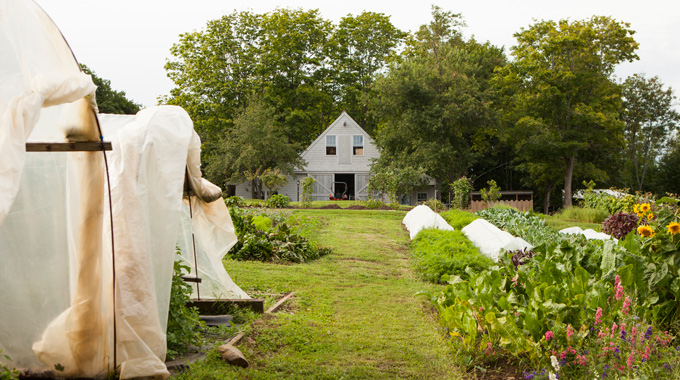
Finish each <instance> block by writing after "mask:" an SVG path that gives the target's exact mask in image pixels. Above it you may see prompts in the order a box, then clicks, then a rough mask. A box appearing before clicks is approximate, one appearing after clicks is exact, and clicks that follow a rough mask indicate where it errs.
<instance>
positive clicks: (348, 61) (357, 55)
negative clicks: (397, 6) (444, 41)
mask: <svg viewBox="0 0 680 380" xmlns="http://www.w3.org/2000/svg"><path fill="white" fill-rule="evenodd" d="M406 36H407V34H406V33H404V32H402V31H401V30H399V29H397V28H396V27H395V26H394V25H392V23H391V22H390V17H389V16H385V15H384V14H382V13H374V12H363V13H361V14H360V15H357V16H353V15H351V14H350V15H348V16H346V17H343V18H342V19H341V20H340V23H339V24H338V26H337V27H336V28H335V30H334V31H333V34H332V36H331V38H330V40H329V50H330V53H329V59H330V67H331V72H332V75H334V77H335V79H334V82H335V83H334V84H335V86H336V87H337V89H336V90H335V91H336V92H337V96H338V101H339V104H340V106H341V107H342V108H343V109H345V110H346V111H347V112H348V113H349V114H350V115H352V117H353V118H354V119H355V120H357V121H358V122H359V124H361V125H362V127H363V128H364V129H365V130H366V131H367V132H368V133H372V132H373V129H374V127H375V121H374V120H372V119H370V118H369V116H368V112H367V111H368V110H367V107H366V100H367V99H369V98H370V97H372V96H373V95H374V92H373V91H372V89H371V85H372V84H373V82H374V81H375V79H376V77H377V76H378V75H379V74H383V73H385V71H386V69H387V65H388V63H389V62H390V61H393V60H394V59H396V57H397V48H398V47H399V46H400V44H401V43H402V41H403V40H404V38H406Z"/></svg>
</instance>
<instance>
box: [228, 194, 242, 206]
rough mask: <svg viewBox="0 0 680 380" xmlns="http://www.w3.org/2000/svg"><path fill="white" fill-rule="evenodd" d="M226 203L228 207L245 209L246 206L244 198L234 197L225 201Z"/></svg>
mask: <svg viewBox="0 0 680 380" xmlns="http://www.w3.org/2000/svg"><path fill="white" fill-rule="evenodd" d="M224 203H225V204H226V205H227V207H234V206H236V207H243V206H245V205H246V200H245V199H243V197H237V196H233V197H229V198H227V199H225V200H224Z"/></svg>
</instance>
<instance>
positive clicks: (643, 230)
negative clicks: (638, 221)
mask: <svg viewBox="0 0 680 380" xmlns="http://www.w3.org/2000/svg"><path fill="white" fill-rule="evenodd" d="M637 232H638V233H639V234H640V235H642V236H644V237H648V238H650V237H652V236H654V230H653V229H652V227H650V226H640V227H638V228H637Z"/></svg>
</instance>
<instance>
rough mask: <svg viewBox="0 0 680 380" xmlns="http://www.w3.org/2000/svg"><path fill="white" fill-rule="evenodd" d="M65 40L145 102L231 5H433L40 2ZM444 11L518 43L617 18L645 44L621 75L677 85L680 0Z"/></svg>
mask: <svg viewBox="0 0 680 380" xmlns="http://www.w3.org/2000/svg"><path fill="white" fill-rule="evenodd" d="M36 1H37V3H38V4H39V5H40V6H41V7H42V8H43V9H44V10H45V11H46V12H47V14H48V15H50V17H52V19H53V20H54V22H55V23H56V24H57V26H58V27H59V28H60V29H61V32H62V33H63V34H64V36H65V37H66V40H67V41H68V43H69V45H70V46H71V49H72V50H73V52H74V54H75V56H76V58H78V61H79V62H81V63H84V64H86V65H88V66H89V67H90V68H91V69H92V70H94V71H95V72H96V74H97V75H98V76H100V77H102V78H105V79H109V80H110V81H111V85H112V87H113V88H114V89H115V90H122V91H125V92H126V94H127V95H128V97H129V98H131V99H133V100H134V101H135V102H137V103H141V104H142V105H144V106H152V105H155V104H156V98H157V97H158V96H160V95H166V94H168V93H169V91H170V89H171V88H172V87H173V84H172V82H171V81H170V80H169V79H168V78H167V76H166V75H165V70H164V69H163V66H164V65H165V62H166V60H167V59H168V58H169V56H170V53H169V50H170V47H171V46H172V44H173V43H176V42H177V41H178V40H179V37H178V36H179V35H180V34H181V33H185V32H190V31H193V30H200V29H202V28H203V27H204V26H205V25H206V22H207V21H208V20H212V19H216V18H219V17H220V16H222V15H224V14H229V13H231V12H233V11H234V10H237V11H241V10H251V11H254V12H256V13H264V12H268V11H272V10H274V9H275V8H277V7H281V8H302V9H305V10H306V9H315V8H318V9H319V10H320V12H321V15H322V17H324V18H325V19H328V20H331V21H333V22H335V23H337V22H338V21H339V20H340V18H342V17H344V16H346V15H348V14H350V13H351V14H354V15H356V14H359V13H361V12H363V11H372V12H380V13H384V14H386V15H388V16H391V20H392V23H393V24H394V25H395V26H396V27H398V28H400V29H402V30H405V31H415V30H416V29H417V28H418V27H419V26H420V25H422V24H426V23H428V22H429V21H430V7H431V4H432V3H427V2H417V1H408V2H407V1H403V2H395V1H372V0H363V1H359V0H345V1H322V0H316V1H311V0H297V1H295V0H251V1H218V0H193V1H188V0H182V1H178V0H164V1H160V0H134V1H133V0H117V1H93V0H36ZM434 4H437V5H439V6H440V7H441V8H443V9H444V10H447V11H453V12H455V13H462V15H463V17H464V19H465V21H466V23H467V28H466V29H465V30H464V33H465V34H466V35H467V36H471V35H474V36H475V38H476V39H477V40H478V41H490V42H491V43H492V44H494V45H497V46H505V48H506V52H509V48H510V47H511V46H513V45H514V44H515V42H516V41H515V39H514V37H513V34H514V33H515V32H517V31H519V30H520V28H523V27H527V26H529V25H531V24H532V22H533V20H534V19H536V20H559V19H564V18H570V19H572V20H580V19H585V18H589V17H590V16H593V15H603V16H612V17H614V18H615V19H617V20H619V21H625V22H628V23H630V24H631V28H632V29H633V30H635V31H637V33H636V34H635V36H634V37H635V39H636V40H637V41H638V42H639V43H640V49H639V50H638V55H639V56H640V60H639V61H636V62H634V63H626V64H622V65H621V66H620V67H619V68H618V70H617V75H618V76H619V77H622V78H625V77H626V76H628V75H631V74H633V73H645V74H646V75H647V76H648V77H649V76H654V75H657V76H659V77H660V78H661V80H662V82H663V83H665V84H666V85H667V86H671V87H673V88H674V89H675V90H676V93H677V89H680V20H679V19H678V18H679V16H680V1H678V0H648V1H640V0H635V1H632V0H618V1H614V0H571V1H568V2H566V1H565V2H557V1H546V0H530V1H523V0H520V1H508V0H486V1H484V0H480V1H469V0H468V1H440V2H437V3H434Z"/></svg>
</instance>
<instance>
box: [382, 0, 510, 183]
mask: <svg viewBox="0 0 680 380" xmlns="http://www.w3.org/2000/svg"><path fill="white" fill-rule="evenodd" d="M458 25H461V21H460V20H459V15H456V14H452V13H450V12H443V11H441V10H440V9H439V8H437V7H434V8H433V21H432V22H431V23H430V24H429V25H426V26H423V27H421V29H420V30H419V32H418V33H417V34H416V36H415V37H414V38H412V39H411V40H410V41H409V42H408V44H409V47H408V49H407V51H406V52H405V54H404V57H403V60H402V61H401V62H399V63H397V64H394V65H393V66H392V68H391V70H390V72H389V73H388V74H387V75H386V76H385V77H384V78H380V79H378V80H377V81H376V83H375V90H376V93H377V96H375V97H374V98H373V100H372V102H371V107H372V112H374V113H375V115H376V118H378V119H379V120H380V124H379V127H378V131H377V134H376V143H377V145H378V146H379V148H380V149H381V156H380V161H383V162H395V163H397V164H398V166H400V167H422V168H423V169H424V170H425V172H426V174H428V175H430V176H431V177H433V178H435V179H436V180H437V182H438V184H448V183H450V182H452V181H453V180H455V179H458V178H460V177H461V176H462V175H464V174H465V172H466V170H467V169H468V168H469V167H470V166H471V164H472V163H473V162H474V161H475V159H476V157H477V155H478V153H479V151H481V150H483V149H485V148H488V146H486V137H487V134H488V133H490V131H492V129H493V126H494V125H495V122H496V119H497V113H496V111H495V110H494V108H493V107H492V106H491V104H492V101H493V99H494V91H493V89H492V88H491V86H490V84H489V78H490V77H491V75H492V73H493V70H494V68H495V67H496V66H497V65H501V64H503V63H504V60H505V56H504V55H503V52H502V50H501V49H499V48H496V47H494V46H491V45H490V44H488V43H486V44H480V43H478V42H477V41H475V40H473V39H471V40H469V41H464V40H463V39H462V37H461V33H460V31H459V30H457V29H455V28H454V27H455V26H458Z"/></svg>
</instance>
